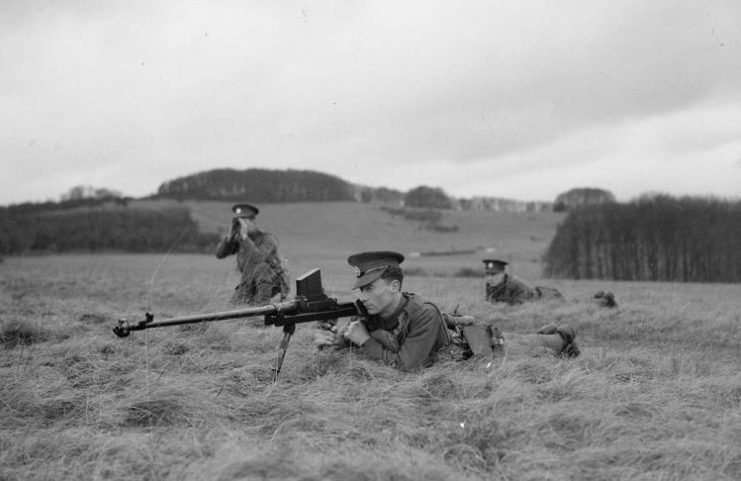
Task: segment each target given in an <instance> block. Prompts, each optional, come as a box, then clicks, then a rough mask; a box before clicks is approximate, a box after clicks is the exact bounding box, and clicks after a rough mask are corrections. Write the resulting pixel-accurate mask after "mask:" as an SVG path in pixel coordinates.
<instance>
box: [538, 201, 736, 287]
mask: <svg viewBox="0 0 741 481" xmlns="http://www.w3.org/2000/svg"><path fill="white" fill-rule="evenodd" d="M738 239H741V202H740V201H728V200H722V199H714V198H697V197H681V198H674V197H671V196H666V195H656V196H643V197H641V198H639V199H637V200H635V201H632V202H630V203H626V204H620V203H615V202H608V203H604V204H600V205H590V206H585V207H582V208H577V209H573V210H570V211H569V214H568V215H567V217H566V218H565V219H564V221H563V222H562V223H561V224H560V225H559V226H558V228H557V230H556V235H555V237H554V238H553V240H552V242H551V244H550V246H549V248H548V250H547V252H546V254H545V256H544V261H545V274H546V275H547V276H550V277H564V278H572V279H613V280H629V281H669V282H671V281H681V282H740V281H741V243H739V242H738Z"/></svg>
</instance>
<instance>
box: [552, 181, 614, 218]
mask: <svg viewBox="0 0 741 481" xmlns="http://www.w3.org/2000/svg"><path fill="white" fill-rule="evenodd" d="M612 202H615V196H614V195H613V193H612V192H610V191H609V190H604V189H595V188H593V187H577V188H574V189H571V190H568V191H566V192H564V193H562V194H559V195H558V197H556V200H555V201H554V202H553V212H566V211H569V210H572V209H577V208H579V207H586V206H590V205H601V204H607V203H612Z"/></svg>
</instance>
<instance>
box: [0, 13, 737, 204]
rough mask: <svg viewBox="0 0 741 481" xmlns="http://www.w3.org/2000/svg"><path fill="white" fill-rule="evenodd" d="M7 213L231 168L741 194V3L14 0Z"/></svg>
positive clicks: (516, 188)
mask: <svg viewBox="0 0 741 481" xmlns="http://www.w3.org/2000/svg"><path fill="white" fill-rule="evenodd" d="M0 162H2V166H3V169H2V170H3V174H2V188H1V189H0V204H2V205H6V204H10V203H18V202H26V201H42V200H48V199H52V200H58V199H59V197H60V195H61V194H63V193H65V192H67V191H68V190H69V189H70V188H71V187H73V186H76V185H92V186H95V187H105V188H109V189H114V190H118V191H121V192H122V193H123V194H125V195H130V196H134V197H140V196H144V195H148V194H152V193H154V192H156V190H157V188H158V186H159V185H160V184H161V183H162V182H164V181H167V180H171V179H174V178H176V177H180V176H184V175H189V174H193V173H196V172H202V171H206V170H210V169H215V168H235V169H247V168H252V167H261V168H271V169H287V168H292V169H311V170H318V171H322V172H326V173H330V174H333V175H337V176H339V177H341V178H343V179H345V180H347V181H350V182H353V183H359V184H364V185H370V186H386V187H391V188H396V189H400V190H404V191H406V190H409V189H411V188H413V187H417V186H419V185H428V186H435V187H441V188H443V189H444V190H445V191H446V192H448V193H449V194H451V195H454V196H458V197H470V196H474V195H484V196H496V197H509V198H514V199H522V200H553V198H555V196H556V195H557V194H559V193H561V192H563V191H565V190H568V189H570V188H572V187H599V188H604V189H608V190H610V191H612V192H613V193H614V194H615V195H616V196H617V198H618V199H619V200H630V199H631V198H633V197H635V196H637V195H639V194H641V193H644V192H665V193H669V194H673V195H715V196H722V197H733V198H737V197H738V196H739V195H741V1H739V0H702V1H698V0H650V1H648V0H560V1H552V0H497V1H491V0H486V1H450V0H448V1H440V0H419V1H398V0H394V1H390V0H389V1H387V0H368V1H365V2H361V1H355V0H346V1H327V0H321V1H299V2H295V1H270V0H266V1H245V0H235V1H224V0H204V1H200V0H162V1H154V0H145V1H138V0H124V1H94V0H88V1H83V0H65V1H58V0H22V1H21V0H18V1H11V0H2V1H0Z"/></svg>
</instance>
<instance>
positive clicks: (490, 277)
mask: <svg viewBox="0 0 741 481" xmlns="http://www.w3.org/2000/svg"><path fill="white" fill-rule="evenodd" d="M502 280H504V272H496V273H493V272H488V273H487V274H486V282H487V283H488V284H498V283H500V282H502Z"/></svg>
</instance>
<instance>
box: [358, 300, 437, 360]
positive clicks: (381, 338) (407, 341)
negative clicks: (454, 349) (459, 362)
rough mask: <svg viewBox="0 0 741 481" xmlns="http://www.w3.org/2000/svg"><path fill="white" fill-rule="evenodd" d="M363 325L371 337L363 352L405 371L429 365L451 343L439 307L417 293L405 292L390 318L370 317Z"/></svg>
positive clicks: (371, 357)
mask: <svg viewBox="0 0 741 481" xmlns="http://www.w3.org/2000/svg"><path fill="white" fill-rule="evenodd" d="M363 322H364V324H365V326H366V328H367V329H368V332H369V333H370V336H371V338H370V339H368V341H367V342H366V343H365V344H363V346H362V347H360V348H359V349H360V351H361V352H362V353H363V354H365V355H366V356H367V357H368V358H369V359H375V360H380V361H383V362H384V363H385V364H387V365H389V366H393V367H397V368H399V369H401V370H403V371H410V370H415V369H419V368H421V367H427V366H430V365H431V364H433V363H434V362H435V360H436V359H437V356H438V353H439V352H440V351H442V350H444V349H445V348H446V347H447V346H448V344H449V342H450V341H449V339H448V333H447V331H446V329H445V323H444V321H443V318H442V316H441V314H440V311H439V310H438V308H437V307H436V306H435V305H434V304H431V303H429V302H425V301H424V300H423V299H421V298H420V297H419V296H417V295H416V294H409V293H403V294H402V301H401V304H400V305H399V307H398V308H397V309H396V311H395V312H394V314H393V315H392V316H391V317H390V318H388V319H382V318H381V317H379V316H367V317H365V318H363Z"/></svg>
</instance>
